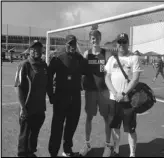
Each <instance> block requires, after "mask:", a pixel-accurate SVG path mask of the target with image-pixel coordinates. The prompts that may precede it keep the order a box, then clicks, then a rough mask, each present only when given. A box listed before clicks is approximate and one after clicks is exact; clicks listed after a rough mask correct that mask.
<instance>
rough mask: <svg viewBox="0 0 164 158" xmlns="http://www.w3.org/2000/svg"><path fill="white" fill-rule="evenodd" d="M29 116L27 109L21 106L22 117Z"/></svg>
mask: <svg viewBox="0 0 164 158" xmlns="http://www.w3.org/2000/svg"><path fill="white" fill-rule="evenodd" d="M27 116H28V113H27V110H26V109H25V108H21V110H20V117H21V118H25V117H27Z"/></svg>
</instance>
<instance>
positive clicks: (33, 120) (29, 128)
mask: <svg viewBox="0 0 164 158" xmlns="http://www.w3.org/2000/svg"><path fill="white" fill-rule="evenodd" d="M42 47H43V45H42V43H40V42H39V41H34V42H33V43H32V45H31V46H30V48H29V50H30V55H29V58H28V59H27V60H25V61H23V62H22V63H20V64H19V66H18V68H17V72H16V76H15V87H16V90H17V95H18V100H19V103H20V116H19V123H20V133H19V140H18V157H36V155H35V154H34V153H35V152H36V151H37V139H38V134H39V131H40V128H41V126H42V125H43V122H44V120H45V111H46V92H47V93H48V95H49V97H51V94H50V91H49V85H48V72H47V65H46V63H45V62H43V61H42V60H41V55H42Z"/></svg>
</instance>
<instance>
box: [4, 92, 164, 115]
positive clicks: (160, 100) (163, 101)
mask: <svg viewBox="0 0 164 158" xmlns="http://www.w3.org/2000/svg"><path fill="white" fill-rule="evenodd" d="M81 96H82V97H84V94H82V95H81ZM156 100H157V101H158V102H162V103H164V100H162V99H158V98H156ZM46 101H49V99H48V98H47V99H46ZM15 104H19V102H10V103H2V106H5V105H15ZM144 114H145V113H143V114H139V115H144Z"/></svg>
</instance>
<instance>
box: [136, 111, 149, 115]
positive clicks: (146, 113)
mask: <svg viewBox="0 0 164 158" xmlns="http://www.w3.org/2000/svg"><path fill="white" fill-rule="evenodd" d="M148 113H149V112H148V111H147V112H144V113H142V114H137V115H138V116H142V115H146V114H148Z"/></svg>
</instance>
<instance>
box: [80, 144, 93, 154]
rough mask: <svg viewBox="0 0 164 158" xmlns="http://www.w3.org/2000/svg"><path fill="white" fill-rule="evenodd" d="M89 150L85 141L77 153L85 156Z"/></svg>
mask: <svg viewBox="0 0 164 158" xmlns="http://www.w3.org/2000/svg"><path fill="white" fill-rule="evenodd" d="M90 150H91V146H90V144H88V143H86V144H85V145H84V147H83V148H82V149H81V150H80V152H79V155H80V156H86V155H87V153H88V152H89V151H90Z"/></svg>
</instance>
